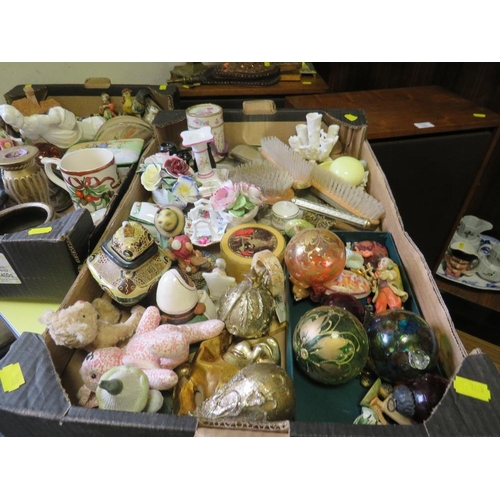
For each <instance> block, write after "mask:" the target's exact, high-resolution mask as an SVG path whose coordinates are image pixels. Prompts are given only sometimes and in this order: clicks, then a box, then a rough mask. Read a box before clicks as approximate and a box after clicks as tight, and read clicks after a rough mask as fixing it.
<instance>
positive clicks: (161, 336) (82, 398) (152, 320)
mask: <svg viewBox="0 0 500 500" xmlns="http://www.w3.org/2000/svg"><path fill="white" fill-rule="evenodd" d="M160 322H161V315H160V310H159V309H158V308H157V307H156V306H149V307H148V308H147V309H146V311H145V312H144V314H143V316H142V318H141V321H140V322H139V325H138V326H137V329H136V332H135V334H134V335H133V336H132V337H131V339H130V340H129V342H128V343H127V345H126V346H124V347H123V348H119V347H107V348H103V349H96V350H95V351H93V352H91V353H89V354H88V355H87V356H86V357H85V359H84V361H83V363H82V366H81V368H80V375H81V377H82V381H83V386H82V387H81V388H80V390H79V391H78V398H79V402H78V404H79V405H80V406H87V407H92V406H96V401H95V397H93V396H92V393H95V391H96V389H97V387H98V384H99V380H100V378H101V376H102V375H103V374H104V373H106V372H107V371H108V370H109V369H111V368H113V367H115V366H119V365H129V366H134V367H136V368H140V369H142V370H143V371H144V373H145V374H146V375H147V377H148V380H149V386H150V388H151V389H157V390H160V391H163V390H168V389H171V388H172V387H174V386H175V385H176V384H177V382H178V377H177V374H176V373H175V372H174V371H173V369H174V368H176V367H177V366H179V365H180V364H181V363H184V361H187V360H188V358H189V346H190V345H191V344H193V343H195V342H201V341H202V340H206V339H210V338H213V337H217V336H218V335H219V334H220V333H222V331H223V330H224V327H225V324H224V322H223V321H221V320H219V319H211V320H207V321H200V322H198V323H192V324H184V325H172V324H164V325H161V324H160Z"/></svg>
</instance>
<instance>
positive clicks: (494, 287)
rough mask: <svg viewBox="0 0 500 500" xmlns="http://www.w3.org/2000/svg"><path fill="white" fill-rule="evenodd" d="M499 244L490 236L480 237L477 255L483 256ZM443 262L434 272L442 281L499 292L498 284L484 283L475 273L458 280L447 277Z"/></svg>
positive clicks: (499, 283)
mask: <svg viewBox="0 0 500 500" xmlns="http://www.w3.org/2000/svg"><path fill="white" fill-rule="evenodd" d="M497 243H500V241H499V240H497V239H496V238H493V237H492V236H485V235H481V244H480V247H479V251H478V252H479V255H481V256H485V255H488V253H489V252H490V247H491V245H495V244H497ZM445 268H446V267H445V262H444V260H443V261H442V262H441V264H439V267H438V269H437V271H436V274H437V275H438V276H441V277H442V278H444V279H447V280H450V281H454V282H455V283H460V284H461V285H465V286H468V287H471V288H477V289H478V290H490V291H498V290H500V282H497V283H494V282H491V281H486V280H484V279H482V278H481V277H480V276H478V275H477V274H476V273H474V274H472V275H471V276H460V278H455V277H453V276H448V275H447V274H446V273H445Z"/></svg>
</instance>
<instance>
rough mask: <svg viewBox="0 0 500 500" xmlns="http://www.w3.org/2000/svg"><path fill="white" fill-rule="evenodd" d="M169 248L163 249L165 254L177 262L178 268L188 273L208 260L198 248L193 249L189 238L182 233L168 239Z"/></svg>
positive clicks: (197, 269)
mask: <svg viewBox="0 0 500 500" xmlns="http://www.w3.org/2000/svg"><path fill="white" fill-rule="evenodd" d="M169 245H170V248H166V249H165V253H166V255H167V256H168V257H169V258H170V259H172V260H173V261H176V262H177V265H178V266H179V268H180V269H181V270H183V271H185V272H187V273H189V274H194V273H196V272H198V271H199V269H200V267H201V266H202V265H203V264H206V263H207V262H208V259H207V257H205V256H204V255H203V253H202V252H201V251H200V250H195V248H194V246H193V244H192V243H191V240H190V239H189V238H188V237H187V236H186V235H184V234H180V235H178V236H174V237H173V238H170V239H169Z"/></svg>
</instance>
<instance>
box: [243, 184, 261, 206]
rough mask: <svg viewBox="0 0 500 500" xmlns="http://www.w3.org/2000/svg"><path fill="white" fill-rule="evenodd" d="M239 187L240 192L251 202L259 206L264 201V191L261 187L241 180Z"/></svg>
mask: <svg viewBox="0 0 500 500" xmlns="http://www.w3.org/2000/svg"><path fill="white" fill-rule="evenodd" d="M238 187H239V191H240V193H241V194H243V195H244V196H245V198H246V199H247V200H248V201H249V202H250V203H253V204H254V205H259V206H260V205H262V204H263V203H264V198H263V196H262V191H261V190H260V188H259V187H257V186H254V185H253V184H248V183H247V182H239V183H238Z"/></svg>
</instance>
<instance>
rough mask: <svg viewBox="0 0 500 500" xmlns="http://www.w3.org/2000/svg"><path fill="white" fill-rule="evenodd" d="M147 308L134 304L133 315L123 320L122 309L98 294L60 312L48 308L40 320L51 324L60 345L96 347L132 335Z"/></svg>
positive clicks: (53, 335) (51, 333) (50, 327)
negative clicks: (98, 296)
mask: <svg viewBox="0 0 500 500" xmlns="http://www.w3.org/2000/svg"><path fill="white" fill-rule="evenodd" d="M144 310H145V309H144V307H142V306H139V305H136V306H134V307H132V309H131V310H130V312H131V314H130V317H129V318H128V319H127V320H126V321H124V322H121V323H120V317H121V312H120V310H119V309H118V308H116V307H115V306H114V305H113V304H112V303H110V302H108V301H107V300H104V299H101V298H97V299H94V300H93V301H92V302H88V301H84V300H78V301H77V302H75V303H74V304H73V305H72V306H68V307H66V308H64V309H60V310H58V311H56V312H53V311H51V310H47V311H45V312H44V313H43V315H42V317H41V318H40V319H39V321H40V323H42V324H44V325H46V326H47V329H48V333H49V335H50V336H51V337H52V339H53V340H54V342H55V343H56V344H57V345H63V346H66V347H70V348H83V349H85V350H87V351H93V350H95V349H100V348H103V347H112V346H114V345H116V344H117V343H118V342H121V341H122V340H126V339H128V338H130V337H131V336H132V335H133V334H134V332H135V329H136V328H137V325H138V324H139V321H140V319H141V318H142V315H143V313H144Z"/></svg>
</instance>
